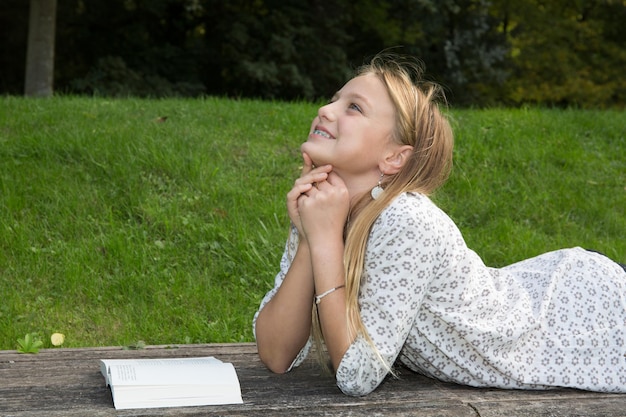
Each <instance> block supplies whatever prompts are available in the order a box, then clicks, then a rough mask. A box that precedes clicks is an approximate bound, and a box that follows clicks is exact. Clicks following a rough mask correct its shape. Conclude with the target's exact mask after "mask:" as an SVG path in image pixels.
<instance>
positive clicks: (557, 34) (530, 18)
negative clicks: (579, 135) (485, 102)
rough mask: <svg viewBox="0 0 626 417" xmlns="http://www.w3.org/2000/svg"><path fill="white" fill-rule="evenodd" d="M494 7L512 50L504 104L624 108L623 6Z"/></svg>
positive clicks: (528, 3) (532, 2)
mask: <svg viewBox="0 0 626 417" xmlns="http://www.w3.org/2000/svg"><path fill="white" fill-rule="evenodd" d="M498 3H502V4H504V5H506V8H503V9H502V14H503V16H504V21H506V22H507V27H505V28H504V30H505V32H506V34H507V38H508V39H509V42H510V43H511V46H512V51H513V56H512V65H513V69H514V71H513V72H512V76H511V77H510V79H509V81H508V83H507V85H506V88H505V90H504V91H506V92H507V93H506V95H505V100H507V101H508V102H509V103H512V104H522V103H543V104H550V105H559V106H564V107H565V106H576V107H583V108H603V107H610V106H623V105H624V103H626V79H624V77H623V75H622V74H623V68H624V67H626V50H624V47H623V46H624V43H625V42H626V37H625V36H624V31H623V24H624V21H626V6H625V5H624V4H623V2H621V1H619V2H618V1H605V0H601V1H585V2H571V1H566V0H559V1H551V2H544V1H537V0H524V1H520V2H516V3H515V6H512V5H510V3H511V2H507V1H502V2H498ZM503 7H504V6H503ZM538 34H541V35H540V36H539V35H538Z"/></svg>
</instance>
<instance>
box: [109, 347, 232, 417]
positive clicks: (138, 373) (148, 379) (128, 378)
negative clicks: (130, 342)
mask: <svg viewBox="0 0 626 417" xmlns="http://www.w3.org/2000/svg"><path fill="white" fill-rule="evenodd" d="M100 372H102V375H103V376H104V378H105V380H106V384H107V386H110V387H111V394H112V396H113V405H114V406H115V408H116V409H118V410H122V409H128V408H156V407H185V406H199V405H217V404H241V403H243V400H242V398H241V387H240V385H239V379H238V378H237V372H236V371H235V367H234V366H233V365H232V364H231V363H224V362H222V361H220V360H218V359H215V358H213V357H201V358H176V359H103V360H101V361H100Z"/></svg>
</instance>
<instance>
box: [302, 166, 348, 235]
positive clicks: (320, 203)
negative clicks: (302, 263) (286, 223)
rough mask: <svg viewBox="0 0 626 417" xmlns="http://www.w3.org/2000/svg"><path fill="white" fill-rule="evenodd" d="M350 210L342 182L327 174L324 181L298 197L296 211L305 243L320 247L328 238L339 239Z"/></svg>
mask: <svg viewBox="0 0 626 417" xmlns="http://www.w3.org/2000/svg"><path fill="white" fill-rule="evenodd" d="M349 210H350V196H349V193H348V189H347V187H346V184H345V183H344V182H343V180H342V179H341V178H340V177H339V176H338V175H337V174H335V173H334V172H332V171H331V172H328V174H327V178H326V181H317V184H316V186H313V187H311V188H310V189H309V190H308V191H306V192H304V193H302V194H301V195H300V197H298V212H299V214H300V221H301V224H302V229H303V232H304V234H305V235H306V239H307V241H308V242H309V244H311V245H313V244H316V243H319V244H323V243H324V242H325V241H328V239H334V238H337V239H343V230H344V226H345V224H346V221H347V218H348V212H349Z"/></svg>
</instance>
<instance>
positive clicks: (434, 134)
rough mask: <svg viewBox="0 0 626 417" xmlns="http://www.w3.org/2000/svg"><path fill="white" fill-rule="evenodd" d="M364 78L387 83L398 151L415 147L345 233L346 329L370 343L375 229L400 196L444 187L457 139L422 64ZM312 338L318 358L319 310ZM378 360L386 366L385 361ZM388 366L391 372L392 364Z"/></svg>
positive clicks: (362, 71) (399, 65) (384, 59)
mask: <svg viewBox="0 0 626 417" xmlns="http://www.w3.org/2000/svg"><path fill="white" fill-rule="evenodd" d="M366 74H373V75H375V76H377V77H378V78H379V79H380V80H381V81H382V82H383V84H384V85H385V87H386V89H387V92H388V93H389V96H390V97H391V100H392V102H393V104H394V107H395V110H396V126H395V129H394V133H393V140H394V141H396V142H397V143H398V144H400V145H410V146H412V147H413V152H412V154H411V156H410V158H408V160H407V161H406V163H405V164H404V165H403V167H402V169H401V170H400V171H399V172H398V173H397V174H395V175H393V176H390V177H387V178H385V180H386V181H385V180H384V181H383V184H382V185H383V188H384V190H385V191H384V192H383V193H382V194H381V195H380V197H379V198H377V199H376V200H374V199H372V198H371V196H369V194H367V195H365V196H363V197H361V199H360V200H359V201H358V202H356V204H355V205H354V206H353V208H352V210H351V215H350V222H349V223H348V225H347V227H346V238H345V251H344V268H345V278H346V308H347V313H348V314H347V316H348V326H349V329H350V332H351V335H355V336H356V335H360V336H363V337H364V338H365V339H366V340H367V341H368V342H370V343H372V340H371V338H370V337H369V335H368V333H367V331H366V329H365V327H364V325H363V322H362V321H361V314H360V308H359V300H358V298H359V289H360V286H361V278H362V275H363V269H364V261H365V250H366V246H367V241H368V238H369V234H370V231H371V229H372V225H373V224H374V222H375V221H376V219H377V218H378V216H379V215H380V213H381V212H382V211H383V210H384V209H385V207H387V206H388V205H389V204H390V203H391V201H392V200H393V199H394V198H396V197H397V196H398V195H400V194H402V193H404V192H409V191H412V192H417V193H421V194H425V195H429V194H431V193H432V192H433V191H434V190H435V189H437V188H438V187H439V186H441V185H443V183H444V182H445V181H446V180H447V178H448V175H449V173H450V170H451V168H452V149H453V146H454V136H453V133H452V128H451V126H450V123H449V122H448V120H447V118H446V117H445V116H444V115H443V113H442V112H441V110H440V109H439V105H438V102H439V101H440V100H441V101H443V100H445V97H444V95H443V91H442V89H441V87H440V86H438V85H437V84H435V83H430V82H426V81H424V80H423V78H422V77H423V70H422V66H421V65H420V63H419V61H417V60H414V59H411V58H410V57H403V56H398V55H395V54H388V53H382V54H378V55H376V56H375V57H374V58H373V59H372V60H371V62H370V63H369V64H367V65H365V66H363V67H361V68H359V69H358V71H357V74H356V75H357V76H360V75H366ZM313 335H314V339H315V340H316V342H317V346H318V352H321V351H322V349H321V346H322V336H321V331H320V327H319V320H318V316H317V309H316V308H315V305H314V306H313ZM372 346H373V343H372ZM379 357H380V355H379ZM380 359H381V360H383V359H382V357H380ZM383 363H384V361H383ZM385 365H386V366H387V367H388V368H390V364H386V363H385Z"/></svg>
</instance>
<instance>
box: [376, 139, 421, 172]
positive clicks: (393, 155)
mask: <svg viewBox="0 0 626 417" xmlns="http://www.w3.org/2000/svg"><path fill="white" fill-rule="evenodd" d="M412 153H413V147H412V146H411V145H402V146H398V147H396V148H394V149H393V150H392V151H391V152H389V153H388V154H387V156H386V157H385V158H384V159H383V160H382V161H381V162H380V165H379V169H380V172H384V173H385V175H394V174H397V173H398V171H400V169H402V167H403V166H404V164H405V163H406V161H408V159H409V158H410V157H411V154H412Z"/></svg>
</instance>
